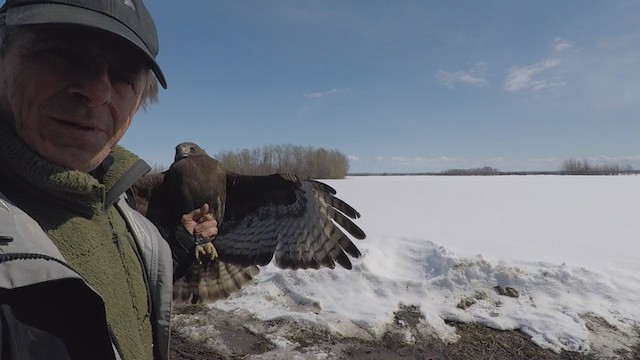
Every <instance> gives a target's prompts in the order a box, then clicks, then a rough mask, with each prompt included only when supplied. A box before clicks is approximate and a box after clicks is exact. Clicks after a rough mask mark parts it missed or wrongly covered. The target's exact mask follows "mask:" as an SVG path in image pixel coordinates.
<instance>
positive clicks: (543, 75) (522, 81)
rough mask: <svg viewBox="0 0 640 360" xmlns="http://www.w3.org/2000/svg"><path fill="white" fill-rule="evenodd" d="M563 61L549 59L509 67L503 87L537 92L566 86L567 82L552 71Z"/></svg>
mask: <svg viewBox="0 0 640 360" xmlns="http://www.w3.org/2000/svg"><path fill="white" fill-rule="evenodd" d="M561 63H562V62H561V61H560V60H559V59H547V60H544V61H541V62H538V63H535V64H533V65H529V66H523V67H513V68H511V69H509V73H508V74H507V77H506V79H505V80H504V84H503V88H504V90H506V91H519V90H531V91H534V92H535V91H540V90H543V89H549V88H557V87H561V86H564V85H566V82H564V81H562V79H561V78H559V77H558V76H557V75H555V74H554V73H552V72H551V71H550V70H551V69H553V68H556V67H558V66H559V65H560V64H561Z"/></svg>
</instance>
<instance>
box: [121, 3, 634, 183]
mask: <svg viewBox="0 0 640 360" xmlns="http://www.w3.org/2000/svg"><path fill="white" fill-rule="evenodd" d="M147 7H148V8H149V11H150V12H151V13H152V15H153V16H154V19H155V21H156V26H157V28H158V33H159V37H160V54H159V56H158V61H159V63H160V66H161V67H162V69H163V71H164V73H165V75H166V77H167V81H168V83H169V88H168V89H167V90H163V89H162V90H161V92H160V101H159V102H158V103H157V104H153V105H151V106H150V107H149V108H148V109H147V111H146V112H145V111H140V112H139V113H138V114H137V115H136V118H135V120H134V122H133V124H132V126H131V128H130V130H129V132H128V133H127V135H125V137H124V139H123V140H122V142H121V144H123V145H124V146H125V147H127V148H129V149H130V150H132V151H134V152H135V153H136V154H138V155H139V156H141V157H142V158H144V159H145V160H147V162H149V163H150V164H151V165H154V164H158V165H165V166H168V165H169V164H170V163H171V160H172V158H173V148H174V146H175V145H177V144H178V143H180V142H183V141H193V142H196V143H198V144H200V145H201V146H202V147H203V148H205V149H206V150H207V151H208V152H209V153H210V154H215V153H217V152H218V151H220V150H240V149H243V148H253V147H261V146H263V145H268V144H274V145H278V144H294V145H302V146H308V145H310V146H314V147H324V148H327V149H338V150H340V151H341V152H343V153H344V154H346V155H348V156H349V157H350V159H351V161H350V166H351V168H350V171H352V172H420V171H441V170H444V169H450V168H471V167H480V166H493V167H496V168H498V169H500V170H504V171H507V170H557V169H558V167H559V164H560V163H561V161H562V160H565V159H568V158H579V159H582V158H587V159H590V160H592V161H595V162H598V161H609V162H613V163H617V164H629V165H631V166H633V167H634V168H636V169H639V168H640V141H639V140H638V139H640V118H639V115H640V2H638V1H591V0H579V1H545V0H540V1H506V0H505V1H377V0H366V1H365V0H358V1H356V0H353V1H344V0H340V1H338V0H323V1H310V0H309V1H307V0H290V1H289V0H288V1H284V0H283V1H279V0H271V1H265V0H262V1H257V0H246V1H232V0H225V1H204V0H200V1H195V0H183V1H180V2H175V1H169V0H153V1H147Z"/></svg>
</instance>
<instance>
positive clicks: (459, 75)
mask: <svg viewBox="0 0 640 360" xmlns="http://www.w3.org/2000/svg"><path fill="white" fill-rule="evenodd" d="M436 79H438V81H440V82H441V83H443V84H444V85H445V86H446V87H448V88H449V89H452V88H454V87H455V85H456V84H460V85H470V86H483V85H486V84H488V83H489V80H487V63H484V62H480V63H477V64H475V65H474V66H473V67H472V68H471V69H468V70H458V71H445V70H441V69H440V70H438V71H437V72H436Z"/></svg>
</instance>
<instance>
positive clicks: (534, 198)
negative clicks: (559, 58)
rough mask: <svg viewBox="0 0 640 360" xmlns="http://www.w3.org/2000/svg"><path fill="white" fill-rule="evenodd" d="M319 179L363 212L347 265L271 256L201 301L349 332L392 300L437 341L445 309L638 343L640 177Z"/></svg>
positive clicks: (596, 339) (371, 328)
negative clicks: (412, 310) (229, 291)
mask: <svg viewBox="0 0 640 360" xmlns="http://www.w3.org/2000/svg"><path fill="white" fill-rule="evenodd" d="M325 182H326V183H328V184H330V185H331V186H333V187H334V188H335V189H336V190H337V191H338V197H340V198H342V199H343V200H345V201H347V202H348V203H350V204H351V205H353V206H354V207H355V208H356V209H357V210H358V211H359V212H360V213H361V214H362V217H361V218H360V219H358V220H356V223H357V224H358V225H359V226H361V227H362V228H363V229H364V230H365V232H366V233H367V236H368V237H367V239H366V240H363V241H357V240H356V241H357V242H356V245H357V246H358V247H359V248H360V249H361V251H362V253H363V256H362V258H360V259H355V260H354V268H353V270H352V271H347V270H344V269H336V270H320V271H313V270H312V271H284V270H280V269H277V268H275V267H273V266H271V265H270V266H267V267H265V268H263V269H262V273H261V275H260V277H259V279H258V283H257V285H255V286H249V287H247V288H246V289H245V290H243V291H242V292H241V293H240V294H239V295H238V296H234V297H232V298H231V299H228V300H225V301H219V302H217V303H215V304H213V305H209V306H212V307H215V308H218V309H223V310H227V311H234V310H238V311H240V310H246V311H248V312H250V313H252V314H254V315H255V316H257V317H258V318H260V319H274V318H278V317H290V318H294V319H300V320H304V321H308V322H313V323H316V324H318V325H319V326H322V327H324V328H326V329H328V330H329V331H331V332H333V333H337V334H341V335H353V336H358V333H359V332H362V331H363V329H364V331H365V332H369V333H376V332H379V331H381V330H382V328H383V327H384V325H385V324H386V323H389V322H390V321H391V319H392V317H393V312H394V311H395V310H397V309H398V305H399V303H403V304H407V305H410V304H415V305H419V306H420V307H421V309H422V311H423V312H424V315H425V318H426V321H427V322H428V323H429V324H430V325H431V326H432V327H433V329H434V330H435V332H436V334H437V335H438V336H440V337H441V338H442V339H444V340H447V341H455V339H456V335H455V329H454V328H452V327H450V326H449V325H447V324H445V320H457V321H463V322H470V321H475V322H479V323H482V324H486V325H488V326H490V327H492V328H496V329H521V330H522V331H523V332H524V333H526V334H527V335H529V336H531V337H532V338H533V341H534V342H536V343H537V344H539V345H541V346H543V347H547V348H551V349H554V350H574V351H588V350H594V351H597V352H598V353H599V354H610V355H612V354H613V350H615V349H618V348H621V349H623V350H624V349H625V347H628V346H630V345H632V344H633V343H634V342H635V341H637V338H636V336H637V326H638V325H639V324H640V323H639V322H638V321H639V320H640V306H638V303H639V302H640V177H639V176H609V177H604V176H603V177H600V176H589V177H580V176H494V177H445V176H432V177H429V176H424V177H423V176H405V177H403V176H396V177H353V178H349V179H346V180H330V181H325ZM497 285H500V286H502V287H512V288H513V289H515V290H516V291H517V292H518V297H510V296H504V295H500V294H498V293H497V291H496V290H495V289H494V287H495V286H497ZM462 300H466V306H462V307H463V308H464V309H463V308H460V307H459V306H458V305H459V304H461V301H462ZM203 320H205V321H204V322H206V319H203ZM193 331H198V330H197V329H196V328H195V325H194V329H193ZM272 340H274V341H276V342H277V341H278V339H272ZM287 346H288V344H287V342H286V341H285V340H282V347H283V348H286V347H287Z"/></svg>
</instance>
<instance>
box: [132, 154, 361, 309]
mask: <svg viewBox="0 0 640 360" xmlns="http://www.w3.org/2000/svg"><path fill="white" fill-rule="evenodd" d="M132 190H133V192H134V199H135V202H136V206H137V207H138V210H139V211H140V212H141V213H142V214H143V215H145V216H146V217H147V218H149V220H151V222H153V223H154V224H155V225H156V226H158V228H160V229H163V228H165V229H166V228H171V227H175V226H177V225H179V224H180V218H181V217H182V215H183V214H186V213H189V212H191V211H192V210H193V209H196V208H199V207H201V206H202V205H203V204H204V203H207V204H209V207H210V212H211V213H212V214H213V215H214V217H215V218H216V220H217V221H218V234H217V235H216V236H215V238H214V239H213V240H212V244H213V246H214V247H215V253H217V257H215V258H214V259H212V260H209V259H205V261H204V262H202V263H199V262H194V263H193V264H192V265H191V267H190V268H189V270H188V272H187V274H186V275H185V276H184V277H183V278H182V279H179V280H178V281H177V282H176V283H175V285H174V299H175V300H176V301H177V302H187V303H198V302H211V301H215V300H217V299H220V298H226V297H228V296H229V295H230V294H231V293H233V292H235V291H238V290H239V289H240V288H241V287H242V286H243V285H244V284H246V283H249V282H251V281H253V277H254V276H256V275H257V274H258V272H259V270H258V268H257V266H264V265H267V264H268V263H270V262H271V261H272V260H273V261H274V263H275V265H276V266H277V267H280V268H283V269H319V268H321V267H327V268H331V269H333V268H335V264H336V263H337V264H338V265H340V266H342V267H343V268H345V269H351V268H352V264H351V261H350V259H349V256H351V257H353V258H358V257H360V256H361V253H360V251H359V250H358V248H357V247H356V246H355V244H354V243H353V242H352V241H351V239H350V238H349V236H348V235H347V234H345V232H346V233H349V234H350V235H351V236H352V237H353V238H355V239H364V238H365V233H364V232H363V231H362V229H360V228H359V227H358V226H357V225H356V224H354V223H353V221H351V219H357V218H359V217H360V214H359V213H358V212H357V211H356V210H355V209H354V208H353V207H351V206H350V205H349V204H347V203H346V202H344V201H343V200H340V199H339V198H337V197H335V196H334V195H335V194H336V191H335V190H334V189H333V188H332V187H330V186H329V185H326V184H324V183H322V182H319V181H316V180H305V179H300V178H299V177H297V176H295V175H292V174H273V175H266V176H251V175H240V174H236V173H233V172H230V171H227V170H226V169H225V168H224V167H223V166H222V165H221V164H220V162H218V161H217V160H215V159H214V158H212V157H210V156H209V155H207V153H206V152H205V151H204V150H203V149H202V148H200V147H199V146H198V145H196V144H194V143H182V144H179V145H178V146H176V154H175V158H174V162H173V164H172V165H171V167H170V168H169V169H168V170H167V171H165V172H163V173H156V174H151V175H147V176H145V177H143V178H141V179H140V180H139V181H138V182H137V183H136V184H135V185H134V186H133V187H132ZM348 255H349V256H348Z"/></svg>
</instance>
